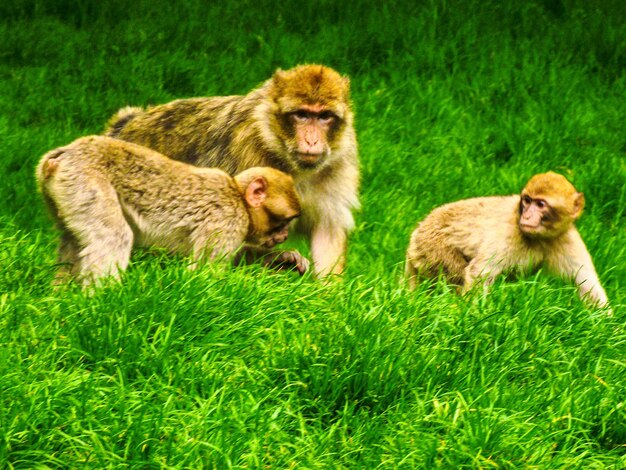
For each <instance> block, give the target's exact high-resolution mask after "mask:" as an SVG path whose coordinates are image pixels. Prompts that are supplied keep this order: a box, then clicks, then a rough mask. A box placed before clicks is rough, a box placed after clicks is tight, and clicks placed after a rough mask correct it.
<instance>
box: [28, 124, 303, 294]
mask: <svg viewBox="0 0 626 470" xmlns="http://www.w3.org/2000/svg"><path fill="white" fill-rule="evenodd" d="M36 177H37V182H38V183H39V188H40V190H41V192H42V194H43V196H44V199H45V200H46V203H47V204H48V206H49V208H50V210H51V212H52V214H53V216H54V218H55V219H56V221H57V223H58V227H59V229H60V230H61V240H60V244H59V257H58V261H59V263H62V264H63V266H61V271H60V275H59V278H58V279H59V280H61V281H62V280H64V278H66V277H68V276H70V277H73V278H75V279H77V280H79V281H80V282H82V283H84V284H89V283H91V282H93V281H97V280H98V279H99V278H101V277H104V276H115V277H117V276H118V275H119V272H118V271H119V270H124V269H126V267H127V265H128V262H129V258H130V254H131V249H132V247H133V246H137V245H139V246H159V247H163V248H166V249H169V250H170V251H172V252H177V253H181V254H184V255H192V256H193V257H194V260H195V262H200V261H203V260H214V259H216V258H232V257H234V256H235V255H236V254H237V252H238V250H239V249H240V248H241V247H242V245H244V244H245V243H247V244H250V245H253V246H256V247H267V248H271V247H273V246H274V245H276V244H278V243H282V242H284V241H285V240H286V239H287V234H288V225H289V222H290V221H291V220H292V219H294V218H295V217H298V216H299V215H300V203H299V199H298V195H297V193H296V190H295V186H294V184H293V179H292V178H291V176H289V175H287V174H285V173H283V172H281V171H278V170H275V169H273V168H268V167H263V168H260V167H254V168H249V169H247V170H246V171H244V172H242V173H239V174H238V175H236V176H235V177H234V178H233V177H231V176H229V175H228V174H227V173H225V172H223V171H222V170H218V169H214V168H197V167H194V166H191V165H187V164H185V163H181V162H177V161H174V160H171V159H169V158H167V157H165V156H164V155H161V154H160V153H157V152H155V151H153V150H150V149H148V148H145V147H141V146H139V145H135V144H132V143H129V142H124V141H121V140H117V139H113V138H110V137H103V136H91V137H84V138H81V139H78V140H76V141H74V142H73V143H71V144H70V145H68V146H66V147H61V148H58V149H55V150H52V151H51V152H48V153H47V154H46V155H44V156H43V157H42V159H41V161H40V162H39V165H38V166H37V170H36ZM259 249H260V248H259ZM265 261H266V263H267V264H271V265H274V264H281V263H282V262H285V263H288V264H292V265H294V266H295V267H296V268H297V269H298V270H299V271H300V272H301V273H302V272H304V271H306V269H307V266H308V261H307V260H306V259H304V258H303V257H302V256H300V255H299V254H298V253H297V252H293V251H292V252H284V253H282V254H281V253H274V254H272V255H271V256H270V257H269V258H266V259H265Z"/></svg>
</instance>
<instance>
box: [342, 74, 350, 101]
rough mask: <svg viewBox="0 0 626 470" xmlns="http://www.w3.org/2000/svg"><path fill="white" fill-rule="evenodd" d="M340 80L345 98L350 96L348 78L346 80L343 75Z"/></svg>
mask: <svg viewBox="0 0 626 470" xmlns="http://www.w3.org/2000/svg"><path fill="white" fill-rule="evenodd" d="M341 78H342V79H343V87H344V90H345V93H346V96H348V95H349V94H350V78H348V77H347V76H345V75H343V76H342V77H341Z"/></svg>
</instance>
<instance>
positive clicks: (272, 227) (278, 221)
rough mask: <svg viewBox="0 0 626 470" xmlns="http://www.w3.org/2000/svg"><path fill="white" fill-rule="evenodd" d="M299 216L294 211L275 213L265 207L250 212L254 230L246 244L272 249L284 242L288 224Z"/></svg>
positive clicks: (287, 232)
mask: <svg viewBox="0 0 626 470" xmlns="http://www.w3.org/2000/svg"><path fill="white" fill-rule="evenodd" d="M299 215H300V213H299V212H294V210H289V211H286V212H284V213H276V212H274V211H272V210H271V209H269V208H267V207H260V208H258V209H254V210H251V211H250V218H251V223H252V226H253V228H254V229H253V230H252V231H251V233H250V235H249V236H248V239H247V242H248V243H250V244H253V245H257V246H263V247H265V248H273V247H274V246H276V245H278V244H280V243H283V242H285V241H286V240H287V237H288V236H289V224H290V223H291V221H292V220H294V219H295V218H296V217H298V216H299Z"/></svg>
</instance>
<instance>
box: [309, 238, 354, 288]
mask: <svg viewBox="0 0 626 470" xmlns="http://www.w3.org/2000/svg"><path fill="white" fill-rule="evenodd" d="M346 243H347V236H346V232H345V231H344V230H343V229H341V228H337V227H315V228H314V229H313V232H312V234H311V257H312V258H313V267H314V270H315V275H316V276H317V277H320V278H322V277H325V276H327V275H329V274H341V273H342V272H343V268H344V265H345V251H346Z"/></svg>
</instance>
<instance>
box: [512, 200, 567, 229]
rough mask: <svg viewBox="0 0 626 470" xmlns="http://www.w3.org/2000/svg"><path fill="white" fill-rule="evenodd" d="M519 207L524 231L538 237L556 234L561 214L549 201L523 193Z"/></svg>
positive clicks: (520, 222) (520, 223) (521, 227)
mask: <svg viewBox="0 0 626 470" xmlns="http://www.w3.org/2000/svg"><path fill="white" fill-rule="evenodd" d="M519 207H520V209H519V212H520V217H519V228H520V230H521V231H522V233H524V234H525V235H528V236H530V237H538V238H541V237H551V236H554V234H555V233H554V232H555V229H556V228H557V225H558V222H559V220H560V216H559V214H558V211H557V210H556V209H555V208H554V207H552V205H551V204H550V203H548V201H546V200H545V199H540V198H532V197H531V196H530V195H528V194H527V193H522V197H521V199H520V206H519Z"/></svg>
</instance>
